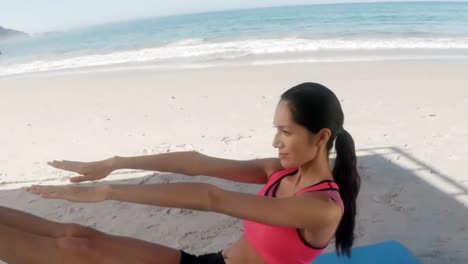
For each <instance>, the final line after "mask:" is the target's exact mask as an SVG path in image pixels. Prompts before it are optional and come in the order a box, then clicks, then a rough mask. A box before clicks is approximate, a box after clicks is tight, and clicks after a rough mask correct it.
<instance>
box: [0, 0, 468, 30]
mask: <svg viewBox="0 0 468 264" xmlns="http://www.w3.org/2000/svg"><path fill="white" fill-rule="evenodd" d="M388 1H389V0H171V1H167V0H39V1H35V0H0V26H3V27H5V28H11V29H16V30H21V31H24V32H27V33H38V32H47V31H54V30H66V29H70V28H77V27H86V26H89V25H94V24H102V23H109V22H116V21H121V20H131V19H137V18H144V17H153V16H165V15H175V14H186V13H198V12H206V11H217V10H227V9H240V8H242V9H243V8H255V7H268V6H281V5H301V4H319V3H336V2H340V3H348V2H388ZM393 1H395V0H393ZM396 1H400V2H402V1H405V0H396ZM413 1H414V0H413ZM417 1H418V0H417ZM419 1H424V0H419ZM458 1H466V0H458Z"/></svg>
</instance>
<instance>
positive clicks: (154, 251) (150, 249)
mask: <svg viewBox="0 0 468 264" xmlns="http://www.w3.org/2000/svg"><path fill="white" fill-rule="evenodd" d="M9 241H11V242H12V243H10V242H9ZM7 244H8V245H7ZM3 245H6V246H5V247H4V246H3ZM42 247H44V249H43V250H37V249H40V248H42ZM15 252H16V253H15ZM18 252H23V253H22V254H17V253H18ZM31 254H32V255H31ZM12 258H14V259H12ZM29 258H31V259H33V260H34V261H35V262H29V261H28V259H29ZM64 258H66V259H67V261H64V260H63V259H64ZM87 258H89V259H88V261H82V259H87ZM0 259H2V260H5V261H7V263H9V264H14V263H106V262H107V261H109V263H129V262H130V263H144V264H147V263H148V264H150V263H151V264H153V263H154V264H157V263H165V264H171V263H174V264H179V262H180V251H179V250H177V249H173V248H170V247H166V246H163V245H158V244H152V243H149V242H146V241H142V240H137V239H133V238H128V237H120V236H113V235H108V234H105V233H103V232H100V231H97V230H94V229H92V228H89V227H84V226H80V225H76V224H61V223H55V222H52V221H48V220H46V219H43V218H40V217H37V216H33V215H30V214H27V213H23V212H20V211H17V210H14V209H8V208H4V207H3V208H2V207H0ZM90 259H94V260H95V259H99V261H93V260H90ZM41 261H42V262H41ZM55 261H58V262H55ZM76 261H78V262H76ZM80 261H82V262H80Z"/></svg>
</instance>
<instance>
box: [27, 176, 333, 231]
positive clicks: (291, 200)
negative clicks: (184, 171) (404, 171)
mask: <svg viewBox="0 0 468 264" xmlns="http://www.w3.org/2000/svg"><path fill="white" fill-rule="evenodd" d="M26 190H27V191H29V192H31V193H33V194H36V195H40V196H42V197H43V198H49V199H64V200H68V201H71V202H82V203H83V202H87V203H89V202H101V201H104V200H118V201H124V202H131V203H138V204H148V205H155V206H161V207H175V208H187V209H192V210H199V211H211V212H217V213H222V214H226V215H230V216H233V217H237V218H242V219H247V220H251V221H255V222H259V223H263V224H268V225H276V226H288V227H296V228H307V229H309V230H311V231H312V230H319V229H320V228H323V227H326V226H327V225H329V224H331V223H332V224H333V223H335V224H337V223H338V221H339V219H340V218H341V208H340V207H339V205H338V204H337V203H335V202H333V201H332V200H331V199H330V198H328V197H327V196H323V195H320V194H318V193H305V194H302V195H298V196H292V197H288V198H271V197H262V196H257V195H252V194H246V193H240V192H233V191H227V190H223V189H221V188H218V187H216V186H214V185H211V184H206V183H167V184H149V185H119V184H117V185H103V186H92V187H81V186H76V185H71V186H39V185H33V186H32V187H31V188H27V189H26Z"/></svg>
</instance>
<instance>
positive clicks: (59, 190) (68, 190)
mask: <svg viewBox="0 0 468 264" xmlns="http://www.w3.org/2000/svg"><path fill="white" fill-rule="evenodd" d="M108 189H109V185H103V186H89V187H84V186H83V187H82V186H72V185H68V186H47V185H32V186H31V187H29V188H26V191H28V192H30V193H32V194H35V195H40V196H41V197H43V198H47V199H61V200H68V201H70V202H77V203H97V202H102V201H104V200H106V197H107V190H108Z"/></svg>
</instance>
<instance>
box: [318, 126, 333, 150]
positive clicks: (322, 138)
mask: <svg viewBox="0 0 468 264" xmlns="http://www.w3.org/2000/svg"><path fill="white" fill-rule="evenodd" d="M331 134H332V133H331V130H330V129H328V128H323V129H322V130H320V131H319V132H318V133H317V135H316V137H317V142H316V144H317V147H322V146H326V145H327V143H328V140H330V137H331Z"/></svg>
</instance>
